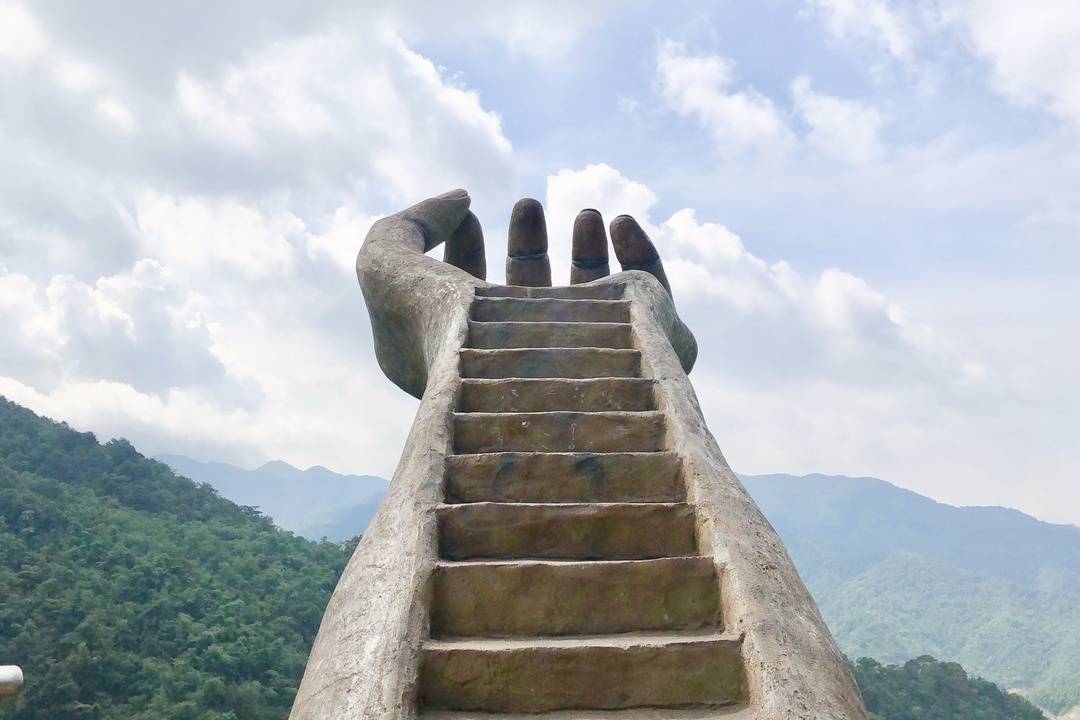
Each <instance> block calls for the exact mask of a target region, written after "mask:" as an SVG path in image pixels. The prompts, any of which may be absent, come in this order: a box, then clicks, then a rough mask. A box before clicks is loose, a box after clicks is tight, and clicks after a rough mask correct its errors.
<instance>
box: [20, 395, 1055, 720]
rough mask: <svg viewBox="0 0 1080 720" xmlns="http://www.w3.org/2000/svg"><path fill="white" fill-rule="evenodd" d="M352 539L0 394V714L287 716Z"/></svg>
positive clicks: (877, 706) (933, 677) (128, 718)
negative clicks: (296, 526)
mask: <svg viewBox="0 0 1080 720" xmlns="http://www.w3.org/2000/svg"><path fill="white" fill-rule="evenodd" d="M351 549H352V544H351V543H346V544H342V545H338V544H333V543H327V542H322V543H314V542H310V541H307V540H305V539H303V538H300V537H297V536H294V535H292V534H290V533H287V532H283V531H281V530H279V529H277V528H275V527H274V526H273V525H272V524H271V523H270V522H269V521H268V520H267V519H266V518H263V517H261V516H260V515H259V513H257V512H255V511H254V510H252V509H250V508H244V507H241V506H237V505H235V504H233V503H231V502H229V501H227V500H224V499H223V498H221V497H219V496H218V495H217V494H216V492H215V491H214V490H213V489H212V488H210V487H209V486H206V485H198V484H196V483H193V482H191V481H190V480H188V479H186V478H182V477H178V476H177V475H175V474H174V473H173V472H172V471H171V470H169V468H167V467H166V466H164V465H162V464H160V463H157V462H155V461H152V460H148V459H147V458H145V457H143V456H141V455H140V454H139V453H138V452H136V451H135V449H134V448H132V447H131V445H129V444H128V443H127V442H125V441H114V442H109V443H105V444H99V443H98V442H97V440H96V439H95V438H94V436H93V435H92V434H90V433H79V432H75V431H73V430H71V429H70V428H68V427H67V426H66V425H63V424H58V423H54V422H52V421H50V420H46V419H44V418H40V417H38V416H36V415H34V414H33V413H31V412H30V411H28V410H26V409H24V408H21V407H19V406H17V405H14V404H12V403H9V402H7V401H6V400H4V399H3V398H0V590H2V593H3V594H2V595H0V663H16V664H19V665H21V666H22V667H23V668H24V670H25V671H26V675H27V687H26V689H25V692H24V693H23V695H22V697H21V698H20V699H18V700H17V701H15V702H5V703H0V720H76V719H78V720H86V719H93V720H121V719H123V720H256V719H258V720H284V719H285V718H286V717H287V716H288V711H289V707H290V705H291V702H292V698H293V696H294V694H295V692H296V687H297V684H298V683H299V680H300V676H301V674H302V673H303V668H304V663H305V661H306V658H307V652H308V650H309V648H310V645H311V642H312V640H313V639H314V634H315V632H316V630H317V628H318V624H319V619H320V617H321V614H322V610H323V607H324V606H325V604H326V601H327V600H328V599H329V595H330V592H331V591H332V589H333V586H334V584H335V583H336V581H337V577H338V576H339V575H340V573H341V570H342V568H343V567H344V564H345V562H346V561H347V559H348V556H349V554H350V552H351ZM825 557H828V556H825ZM853 669H854V671H855V674H856V677H857V679H858V680H859V683H860V687H861V689H862V691H863V693H864V696H865V697H866V700H867V704H868V706H869V707H870V709H871V710H872V711H873V712H874V713H875V714H876V715H877V716H879V717H881V718H883V720H915V719H916V718H917V719H918V720H1036V719H1037V718H1039V717H1041V715H1040V713H1039V712H1038V710H1036V709H1035V708H1034V707H1032V706H1031V705H1029V704H1028V703H1027V702H1026V701H1024V700H1022V699H1020V698H1017V697H1015V696H1012V695H1007V694H1005V693H1003V692H1002V691H1001V690H1000V689H999V688H997V687H996V686H994V685H993V684H991V683H988V682H984V681H981V680H975V679H971V678H968V677H967V676H966V674H965V673H964V671H963V669H962V668H960V666H959V665H956V664H955V663H938V662H935V661H933V660H932V659H930V658H919V659H918V660H915V661H911V662H908V663H906V664H904V665H901V666H882V665H879V664H878V663H876V662H875V661H872V660H867V659H862V660H859V661H857V662H855V663H854V665H853Z"/></svg>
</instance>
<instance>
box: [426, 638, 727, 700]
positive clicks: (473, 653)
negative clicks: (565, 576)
mask: <svg viewBox="0 0 1080 720" xmlns="http://www.w3.org/2000/svg"><path fill="white" fill-rule="evenodd" d="M422 662H423V666H422V668H421V671H420V678H421V700H422V701H423V702H424V703H425V704H426V705H427V706H428V707H432V708H456V709H462V710H486V711H488V712H498V713H502V712H547V711H552V710H564V709H569V708H578V707H590V708H609V709H615V708H630V707H650V706H651V707H665V706H668V707H671V706H676V707H677V706H686V705H693V704H702V705H727V704H734V703H737V702H739V701H740V700H742V699H743V698H744V697H745V687H744V678H743V669H742V661H741V658H740V656H739V641H738V639H737V638H734V637H731V636H728V635H722V634H715V633H703V634H701V635H699V636H697V637H695V636H693V635H689V634H681V633H680V634H672V635H653V636H650V635H631V636H625V635H623V636H613V637H612V636H607V637H597V638H542V639H540V640H539V641H538V640H471V641H469V640H466V641H445V642H437V641H432V642H429V643H428V644H427V646H426V648H425V650H424V657H423V660H422Z"/></svg>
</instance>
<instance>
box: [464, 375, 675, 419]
mask: <svg viewBox="0 0 1080 720" xmlns="http://www.w3.org/2000/svg"><path fill="white" fill-rule="evenodd" d="M655 409H656V400H655V399H654V398H653V382H652V380H649V379H646V378H612V377H604V378H588V379H568V378H509V379H481V378H470V379H465V380H462V383H461V402H460V403H459V404H458V410H459V411H461V412H499V411H503V412H551V411H553V410H578V411H587V410H595V411H609V410H625V411H634V410H655Z"/></svg>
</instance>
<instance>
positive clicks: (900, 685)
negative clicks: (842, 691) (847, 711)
mask: <svg viewBox="0 0 1080 720" xmlns="http://www.w3.org/2000/svg"><path fill="white" fill-rule="evenodd" d="M851 672H852V674H853V675H854V676H855V680H856V682H858V684H859V690H860V691H861V692H862V696H863V700H864V701H865V702H866V709H867V710H869V711H870V716H871V718H883V719H884V720H947V719H950V718H956V719H957V720H974V719H975V718H978V719H979V720H991V719H992V718H997V719H1000V720H1006V719H1007V720H1045V716H1044V715H1043V713H1042V712H1041V711H1040V710H1039V709H1038V708H1037V707H1035V706H1034V705H1032V704H1031V703H1029V702H1028V701H1027V700H1025V699H1024V698H1022V697H1020V696H1019V695H1016V694H1015V693H1009V692H1004V691H1003V690H1002V689H1001V688H999V687H998V686H997V685H995V684H993V683H991V682H987V681H986V680H980V679H979V678H971V677H968V674H967V673H966V672H965V671H964V668H962V667H961V666H960V665H959V664H957V663H954V662H938V661H937V660H935V659H934V658H932V657H930V656H929V655H924V656H922V657H918V658H915V659H914V660H909V661H907V662H906V663H904V664H903V665H882V664H881V663H879V662H877V661H876V660H872V659H870V658H859V659H858V660H857V661H855V662H853V663H851Z"/></svg>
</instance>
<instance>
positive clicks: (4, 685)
mask: <svg viewBox="0 0 1080 720" xmlns="http://www.w3.org/2000/svg"><path fill="white" fill-rule="evenodd" d="M22 686H23V672H22V669H21V668H20V667H19V666H18V665H0V697H12V696H14V695H18V694H19V692H21V691H22Z"/></svg>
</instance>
